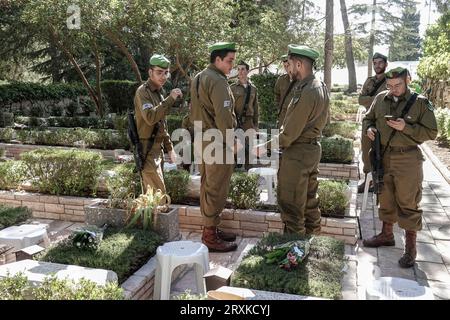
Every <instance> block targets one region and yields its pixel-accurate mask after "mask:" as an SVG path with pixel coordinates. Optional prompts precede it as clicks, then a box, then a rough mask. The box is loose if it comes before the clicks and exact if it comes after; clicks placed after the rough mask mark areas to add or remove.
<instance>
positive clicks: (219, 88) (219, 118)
mask: <svg viewBox="0 0 450 320" xmlns="http://www.w3.org/2000/svg"><path fill="white" fill-rule="evenodd" d="M210 97H211V102H212V104H213V108H214V120H215V122H216V125H217V128H218V129H219V130H220V131H222V134H223V137H225V134H226V130H227V129H233V128H234V127H235V123H236V122H235V116H234V111H233V101H232V97H230V95H229V93H228V84H227V82H226V80H225V79H220V80H216V81H213V82H212V86H211V88H210Z"/></svg>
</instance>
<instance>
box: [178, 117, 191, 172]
mask: <svg viewBox="0 0 450 320" xmlns="http://www.w3.org/2000/svg"><path fill="white" fill-rule="evenodd" d="M181 128H183V129H186V130H188V131H189V135H190V136H191V141H190V142H191V159H190V160H191V162H189V163H183V165H182V166H183V169H184V170H186V171H190V169H191V165H194V164H193V160H194V144H193V142H194V124H193V123H192V121H191V118H190V114H189V113H188V114H186V115H185V116H184V117H183V120H182V122H181Z"/></svg>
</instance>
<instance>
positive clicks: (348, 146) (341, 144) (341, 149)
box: [320, 135, 354, 163]
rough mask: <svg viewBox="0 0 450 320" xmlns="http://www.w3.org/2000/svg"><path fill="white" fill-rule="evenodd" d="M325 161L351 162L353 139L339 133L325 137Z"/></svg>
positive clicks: (322, 141) (323, 150)
mask: <svg viewBox="0 0 450 320" xmlns="http://www.w3.org/2000/svg"><path fill="white" fill-rule="evenodd" d="M320 143H321V145H322V157H321V159H320V162H323V163H351V162H352V160H353V155H354V150H353V141H352V140H350V139H346V138H343V137H341V136H339V135H334V136H332V137H325V138H322V140H321V142H320Z"/></svg>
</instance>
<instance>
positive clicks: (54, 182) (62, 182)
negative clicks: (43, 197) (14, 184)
mask: <svg viewBox="0 0 450 320" xmlns="http://www.w3.org/2000/svg"><path fill="white" fill-rule="evenodd" d="M101 160H102V156H101V155H100V154H99V153H96V152H88V151H82V150H55V149H38V150H33V151H30V152H26V153H23V154H22V161H23V162H24V164H25V166H26V167H27V173H28V175H29V176H30V178H31V181H32V184H33V185H34V186H36V187H37V188H38V189H39V192H43V193H49V194H56V195H72V196H86V195H92V194H94V193H95V192H96V188H97V181H98V178H99V176H100V170H101Z"/></svg>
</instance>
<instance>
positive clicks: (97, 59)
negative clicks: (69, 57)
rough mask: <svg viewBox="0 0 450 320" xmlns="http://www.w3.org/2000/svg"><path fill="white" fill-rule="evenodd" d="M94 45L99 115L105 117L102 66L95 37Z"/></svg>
mask: <svg viewBox="0 0 450 320" xmlns="http://www.w3.org/2000/svg"><path fill="white" fill-rule="evenodd" d="M94 37H95V36H94ZM92 47H93V49H94V57H95V81H96V87H97V97H98V110H97V111H98V115H99V116H100V117H101V118H103V116H104V108H103V99H102V87H101V85H100V81H101V78H102V66H101V63H100V55H99V51H98V46H97V41H96V40H95V38H93V39H92Z"/></svg>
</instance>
